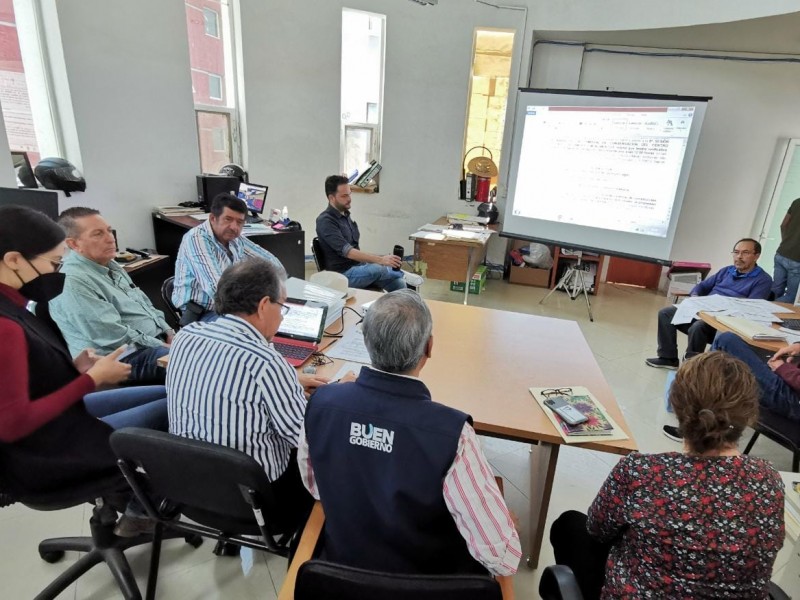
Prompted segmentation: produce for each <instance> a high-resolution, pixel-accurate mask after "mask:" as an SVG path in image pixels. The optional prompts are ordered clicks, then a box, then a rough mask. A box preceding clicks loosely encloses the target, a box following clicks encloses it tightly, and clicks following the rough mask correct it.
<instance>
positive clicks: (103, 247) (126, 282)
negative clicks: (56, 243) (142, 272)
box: [49, 207, 174, 383]
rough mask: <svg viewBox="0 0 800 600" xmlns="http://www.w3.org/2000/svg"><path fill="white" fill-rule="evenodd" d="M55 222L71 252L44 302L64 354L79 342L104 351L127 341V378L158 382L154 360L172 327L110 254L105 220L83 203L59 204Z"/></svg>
mask: <svg viewBox="0 0 800 600" xmlns="http://www.w3.org/2000/svg"><path fill="white" fill-rule="evenodd" d="M58 222H59V225H61V227H62V229H64V231H65V232H66V234H67V240H66V241H67V246H69V248H70V250H71V252H70V253H69V255H67V257H66V258H65V259H64V266H63V268H62V272H63V273H65V274H66V276H67V277H66V280H65V282H64V291H63V292H62V293H61V295H59V296H57V297H56V298H55V299H53V300H51V301H50V302H49V310H50V316H51V317H52V318H53V320H54V321H55V322H56V324H58V327H59V329H61V333H62V334H63V335H64V339H66V341H67V345H68V346H69V351H70V354H72V355H73V356H76V355H78V354H80V352H81V351H82V350H83V349H84V348H92V349H94V350H96V351H97V353H98V354H108V353H110V352H113V351H114V350H116V349H117V348H119V347H120V346H122V345H123V344H128V345H129V346H130V349H131V350H132V351H133V352H132V353H131V354H128V355H127V356H125V357H124V358H122V359H121V360H122V362H127V363H128V364H130V365H131V366H132V367H133V370H132V371H131V380H133V381H137V382H139V383H164V379H165V375H166V374H165V371H164V369H163V368H162V367H159V366H158V363H157V361H158V359H159V358H160V357H162V356H164V355H165V354H167V353H169V344H170V342H172V336H173V335H174V332H173V331H172V329H170V326H169V325H168V324H167V322H166V321H165V320H164V313H162V312H161V311H160V310H157V309H156V308H155V307H154V306H153V303H152V302H150V299H149V298H148V297H147V296H146V295H145V294H144V292H142V290H140V289H139V288H137V287H136V286H135V285H133V282H132V281H131V278H130V277H129V276H128V274H127V273H126V272H125V271H124V270H123V269H122V267H121V266H119V265H118V264H117V262H116V261H115V260H114V257H115V256H116V253H117V245H116V240H115V239H114V234H113V231H112V229H111V226H110V225H109V224H108V223H107V222H106V220H105V219H104V218H103V217H102V216H100V212H99V211H97V210H95V209H93V208H83V207H75V208H70V209H67V210H65V211H64V212H62V213H61V216H60V217H59V220H58Z"/></svg>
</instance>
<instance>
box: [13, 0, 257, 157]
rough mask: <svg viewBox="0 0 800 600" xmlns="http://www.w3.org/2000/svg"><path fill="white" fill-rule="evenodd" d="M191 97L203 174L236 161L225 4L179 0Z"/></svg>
mask: <svg viewBox="0 0 800 600" xmlns="http://www.w3.org/2000/svg"><path fill="white" fill-rule="evenodd" d="M0 2H2V0H0ZM185 5H186V26H187V30H188V35H189V61H190V66H191V70H192V94H193V97H194V108H195V116H196V121H197V139H198V145H199V147H200V167H201V170H202V171H203V172H204V173H218V172H219V169H220V167H222V166H223V165H226V164H228V163H232V162H233V163H240V162H241V147H240V143H239V113H238V107H237V102H236V99H237V93H236V69H235V64H234V54H233V25H232V21H233V19H232V15H231V1H230V0H185Z"/></svg>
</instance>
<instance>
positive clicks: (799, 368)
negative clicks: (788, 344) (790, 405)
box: [775, 362, 800, 396]
mask: <svg viewBox="0 0 800 600" xmlns="http://www.w3.org/2000/svg"><path fill="white" fill-rule="evenodd" d="M775 374H776V375H777V376H778V377H780V378H781V379H783V380H784V381H785V382H786V385H788V386H789V387H790V388H792V390H794V393H795V394H797V395H798V396H800V363H797V362H785V363H783V364H782V365H781V366H780V367H778V368H777V369H775Z"/></svg>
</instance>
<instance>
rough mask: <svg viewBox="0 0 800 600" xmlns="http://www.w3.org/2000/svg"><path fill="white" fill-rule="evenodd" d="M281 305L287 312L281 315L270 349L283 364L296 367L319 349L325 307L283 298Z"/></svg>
mask: <svg viewBox="0 0 800 600" xmlns="http://www.w3.org/2000/svg"><path fill="white" fill-rule="evenodd" d="M284 304H285V305H286V306H288V307H289V312H288V313H286V314H285V315H284V317H283V321H281V325H280V327H278V331H277V333H276V334H275V337H273V338H272V345H273V346H274V347H275V349H276V350H277V351H278V352H279V353H280V354H281V356H283V357H284V358H285V359H286V362H288V363H289V364H290V365H292V366H293V367H298V366H300V365H302V364H303V363H304V362H305V361H306V360H307V359H308V357H309V356H311V355H312V354H314V352H316V351H317V350H318V349H319V343H320V341H322V334H323V333H324V332H325V317H326V315H327V312H328V307H327V306H325V305H324V304H321V303H319V302H312V301H309V300H302V299H299V298H287V299H286V302H284Z"/></svg>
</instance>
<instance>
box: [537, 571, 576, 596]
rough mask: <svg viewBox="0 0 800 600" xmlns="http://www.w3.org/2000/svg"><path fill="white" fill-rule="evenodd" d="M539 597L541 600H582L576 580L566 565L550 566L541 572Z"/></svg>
mask: <svg viewBox="0 0 800 600" xmlns="http://www.w3.org/2000/svg"><path fill="white" fill-rule="evenodd" d="M539 596H540V597H541V599H542V600H583V594H582V593H581V588H580V586H579V585H578V580H577V579H575V575H574V574H573V573H572V569H570V568H569V567H568V566H566V565H552V566H549V567H547V568H546V569H545V570H544V571H542V577H541V578H540V579H539Z"/></svg>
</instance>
